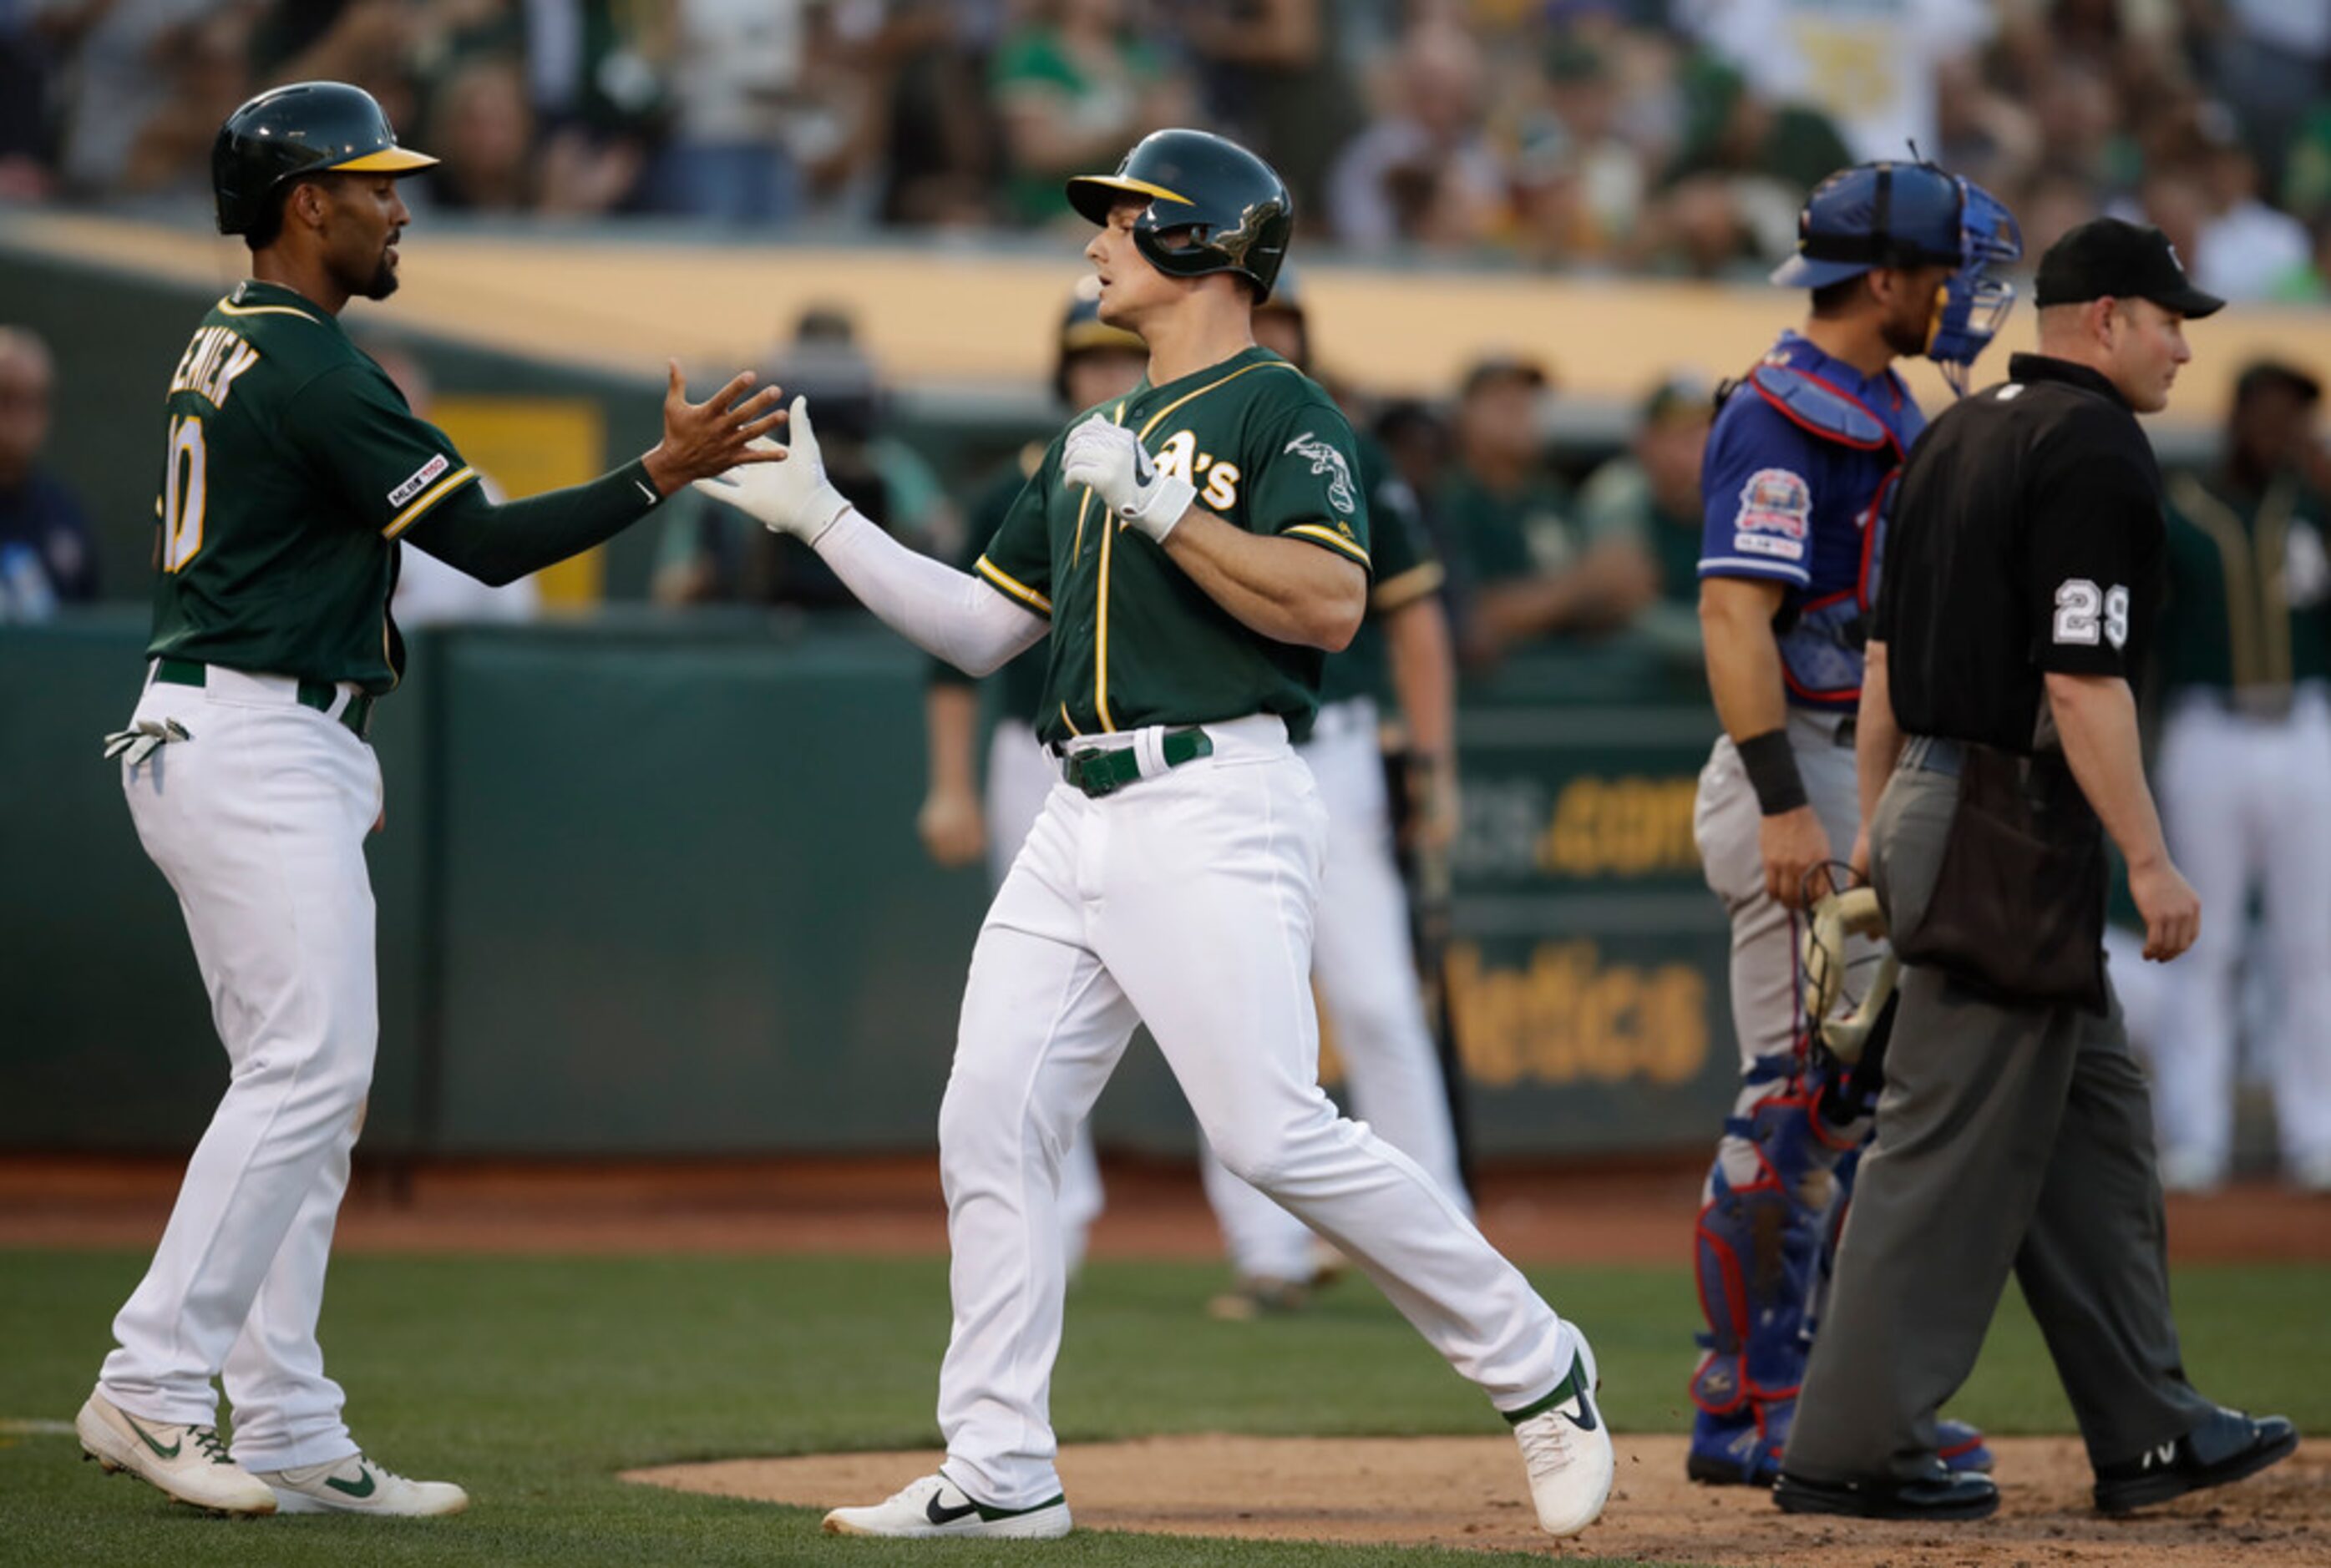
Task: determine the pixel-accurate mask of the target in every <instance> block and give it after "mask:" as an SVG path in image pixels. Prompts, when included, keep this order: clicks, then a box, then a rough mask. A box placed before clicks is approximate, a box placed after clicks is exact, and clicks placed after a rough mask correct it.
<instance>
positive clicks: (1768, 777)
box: [1733, 729, 1805, 817]
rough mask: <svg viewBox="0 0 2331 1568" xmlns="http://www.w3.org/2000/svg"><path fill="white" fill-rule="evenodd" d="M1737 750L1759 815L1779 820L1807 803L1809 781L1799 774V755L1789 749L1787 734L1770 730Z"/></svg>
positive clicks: (1736, 742)
mask: <svg viewBox="0 0 2331 1568" xmlns="http://www.w3.org/2000/svg"><path fill="white" fill-rule="evenodd" d="M1733 746H1734V749H1736V751H1738V752H1739V753H1740V765H1741V766H1742V767H1743V768H1745V769H1746V770H1747V774H1748V787H1749V788H1751V789H1753V790H1755V792H1756V809H1757V810H1758V811H1760V812H1762V813H1765V815H1766V816H1768V817H1777V816H1779V815H1780V814H1781V813H1783V812H1793V811H1795V810H1796V809H1797V808H1798V807H1799V806H1801V805H1803V804H1804V803H1805V781H1804V779H1803V776H1802V775H1801V774H1799V773H1798V772H1797V754H1796V753H1795V752H1793V751H1792V750H1790V749H1789V732H1788V731H1787V730H1785V729H1768V730H1766V731H1765V733H1764V734H1762V735H1752V736H1749V737H1748V738H1747V739H1746V740H1741V741H1735V742H1733Z"/></svg>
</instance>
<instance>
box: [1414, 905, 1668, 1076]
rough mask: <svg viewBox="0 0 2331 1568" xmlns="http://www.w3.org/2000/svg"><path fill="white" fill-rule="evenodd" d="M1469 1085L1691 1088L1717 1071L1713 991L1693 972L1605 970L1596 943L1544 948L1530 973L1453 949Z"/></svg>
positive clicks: (1455, 1005)
mask: <svg viewBox="0 0 2331 1568" xmlns="http://www.w3.org/2000/svg"><path fill="white" fill-rule="evenodd" d="M1447 975H1448V985H1449V998H1450V1005H1451V1011H1452V1012H1454V1014H1455V1018H1456V1024H1457V1037H1458V1040H1459V1041H1460V1044H1461V1046H1462V1049H1463V1052H1464V1059H1465V1072H1466V1076H1467V1077H1469V1078H1470V1079H1474V1080H1475V1081H1476V1082H1479V1083H1482V1084H1487V1085H1489V1086H1491V1087H1494V1088H1504V1087H1506V1086H1508V1085H1511V1084H1516V1083H1520V1082H1524V1081H1526V1080H1527V1081H1528V1082H1532V1083H1539V1084H1548V1085H1564V1084H1576V1083H1622V1082H1624V1081H1626V1080H1628V1079H1642V1080H1643V1081H1645V1082H1648V1083H1652V1084H1659V1085H1673V1084H1679V1083H1686V1082H1689V1080H1690V1079H1693V1078H1695V1077H1697V1076H1698V1073H1699V1071H1700V1069H1701V1068H1703V1067H1704V1066H1706V1065H1707V1061H1708V984H1707V981H1706V980H1705V978H1704V977H1703V976H1702V975H1701V974H1700V972H1699V971H1698V969H1696V968H1694V967H1693V966H1692V965H1689V964H1661V965H1657V966H1656V967H1653V968H1649V969H1645V968H1642V967H1640V966H1637V965H1628V964H1613V965H1604V964H1603V961H1602V955H1601V954H1600V952H1599V951H1598V950H1597V948H1596V947H1595V945H1594V943H1593V942H1592V941H1588V940H1585V939H1584V938H1581V939H1576V940H1572V941H1565V942H1541V943H1540V944H1538V946H1537V949H1536V950H1535V951H1534V952H1533V953H1532V954H1531V955H1530V958H1529V962H1528V964H1527V965H1526V966H1524V967H1521V968H1518V969H1517V968H1506V967H1494V968H1493V967H1488V966H1485V965H1484V964H1483V962H1482V958H1481V950H1480V947H1479V946H1478V945H1477V944H1474V943H1471V942H1457V943H1452V944H1451V946H1450V948H1449V958H1448V969H1447Z"/></svg>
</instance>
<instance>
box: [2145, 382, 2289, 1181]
mask: <svg viewBox="0 0 2331 1568" xmlns="http://www.w3.org/2000/svg"><path fill="white" fill-rule="evenodd" d="M2322 399H2323V385H2322V383H2321V382H2319V381H2317V379H2316V378H2315V376H2314V375H2312V374H2310V373H2309V372H2308V371H2307V370H2306V369H2303V368H2301V367H2299V366H2295V365H2286V364H2282V363H2279V362H2277V361H2273V360H2266V361H2261V362H2260V363H2258V364H2255V365H2251V366H2248V367H2246V368H2245V369H2244V370H2243V372H2242V374H2241V376H2240V377H2238V378H2237V379H2236V381H2235V384H2234V400H2233V407H2232V409H2231V413H2229V415H2228V418H2227V422H2226V440H2225V448H2224V451H2223V453H2222V457H2221V459H2220V461H2218V462H2217V463H2215V464H2214V465H2212V467H2211V468H2210V469H2209V470H2207V471H2203V472H2193V471H2188V472H2184V473H2180V474H2178V475H2177V476H2176V477H2175V478H2174V479H2172V480H2170V481H2169V516H2168V523H2169V528H2168V533H2167V536H2166V545H2167V554H2166V556H2165V565H2166V566H2167V568H2168V572H2167V576H2168V581H2169V593H2168V597H2167V600H2166V602H2165V603H2164V604H2163V606H2162V616H2161V643H2160V646H2161V661H2160V670H2161V676H2162V682H2161V683H2162V688H2163V693H2164V699H2163V706H2164V708H2165V710H2166V712H2165V718H2164V721H2163V724H2162V728H2161V757H2160V762H2159V765H2158V769H2157V772H2158V774H2159V784H2160V790H2161V820H2162V826H2163V828H2164V829H2165V832H2167V834H2168V839H2169V847H2170V850H2171V851H2172V852H2173V853H2174V854H2175V856H2176V857H2177V863H2178V865H2179V866H2181V867H2184V868H2185V869H2186V870H2187V874H2188V875H2189V876H2190V877H2191V878H2192V879H2193V891H2194V893H2195V895H2196V896H2198V897H2199V898H2201V900H2202V907H2203V908H2205V909H2209V910H2212V911H2213V912H2214V911H2218V910H2223V911H2226V913H2225V914H2223V915H2217V914H2215V913H2213V914H2212V918H2210V919H2207V920H2204V921H2203V922H2202V929H2201V934H2200V935H2199V936H2196V937H2194V939H2193V947H2192V949H2191V950H2190V951H2188V952H2187V953H2186V955H2185V957H2184V962H2183V963H2180V964H2177V965H2173V966H2171V967H2170V968H2169V970H2168V971H2167V972H2166V973H2165V974H2164V975H2163V976H2162V979H2161V981H2160V982H2159V987H2160V991H2161V995H2162V1001H2161V1007H2160V1011H2159V1012H2158V1013H2157V1014H2156V1016H2155V1018H2154V1019H2153V1020H2150V1021H2149V1022H2151V1024H2152V1029H2153V1032H2154V1034H2155V1041H2154V1050H2153V1071H2154V1080H2155V1083H2156V1084H2157V1085H2158V1086H2159V1094H2158V1097H2157V1103H2158V1107H2159V1108H2158V1112H2157V1115H2158V1117H2159V1120H2160V1126H2161V1144H2162V1148H2161V1182H2162V1185H2163V1186H2165V1187H2167V1188H2170V1189H2171V1190H2173V1191H2177V1190H2184V1191H2188V1192H2191V1191H2195V1190H2206V1189H2208V1188H2211V1187H2214V1186H2216V1185H2217V1184H2218V1183H2221V1182H2222V1181H2224V1180H2225V1177H2226V1172H2227V1168H2228V1162H2229V1156H2230V1155H2231V1145H2232V1141H2233V1124H2234V1110H2233V1094H2232V1090H2233V1076H2234V1074H2233V1047H2234V1031H2235V1027H2236V1023H2237V1021H2238V1020H2239V1019H2240V1018H2241V1014H2242V1007H2241V987H2240V986H2238V985H2237V984H2236V975H2237V972H2238V970H2239V968H2240V967H2241V964H2242V962H2243V960H2244V957H2245V954H2244V951H2243V950H2244V947H2245V946H2246V944H2247V939H2248V927H2249V924H2250V923H2249V921H2248V920H2246V919H2245V918H2243V916H2242V910H2243V908H2244V907H2245V906H2246V905H2247V904H2248V902H2249V900H2250V889H2251V886H2252V885H2253V883H2255V885H2256V886H2257V888H2258V891H2259V898H2260V905H2261V907H2262V908H2263V910H2264V913H2265V920H2264V922H2263V924H2262V925H2261V927H2260V936H2261V937H2262V938H2263V940H2262V941H2260V943H2259V944H2257V947H2258V948H2263V949H2264V950H2265V955H2267V956H2268V958H2269V969H2270V972H2271V974H2272V975H2273V978H2274V981H2275V983H2276V985H2277V987H2278V989H2279V996H2280V1003H2281V1005H2280V1007H2279V1014H2280V1016H2279V1018H2278V1020H2277V1021H2276V1027H2275V1031H2274V1039H2273V1041H2272V1043H2273V1050H2271V1052H2270V1053H2269V1060H2271V1061H2272V1063H2273V1069H2272V1079H2271V1081H2272V1084H2273V1088H2274V1121H2275V1130H2276V1133H2277V1135H2278V1136H2279V1140H2280V1143H2281V1153H2282V1156H2283V1161H2284V1164H2285V1166H2286V1168H2287V1170H2288V1173H2289V1174H2290V1176H2291V1178H2292V1179H2293V1180H2294V1181H2295V1182H2296V1183H2297V1184H2298V1185H2299V1186H2301V1187H2303V1188H2307V1189H2311V1190H2313V1191H2316V1192H2320V1193H2331V964H2326V959H2331V815H2326V813H2325V811H2324V809H2323V801H2324V797H2323V792H2324V789H2325V786H2326V783H2331V556H2326V551H2325V548H2324V530H2325V528H2326V525H2331V515H2326V498H2325V497H2324V496H2323V495H2322V494H2321V493H2320V492H2318V491H2317V490H2316V489H2314V487H2313V486H2312V485H2310V484H2309V483H2308V474H2307V459H2308V457H2309V455H2310V451H2311V449H2312V448H2313V447H2314V445H2315V428H2314V427H2315V422H2316V416H2317V409H2318V407H2319V406H2320V404H2321V403H2322ZM2129 946H2131V945H2129V944H2126V941H2125V939H2124V940H2123V945H2122V946H2121V947H2120V949H2119V952H2121V953H2126V952H2127V951H2128V948H2129ZM2116 956H2118V954H2116ZM2250 956H2251V957H2252V958H2256V957H2257V956H2259V954H2258V952H2257V949H2256V948H2253V949H2252V951H2251V954H2250ZM2142 968H2143V965H2138V964H2136V963H2135V962H2134V961H2131V962H2127V963H2116V964H2115V965H2114V966H2113V984H2114V986H2115V987H2116V988H2121V986H2122V982H2121V975H2122V974H2123V973H2124V971H2128V970H2141V969H2142ZM2123 1004H2124V1006H2126V1007H2127V1009H2128V1011H2129V1012H2131V1013H2134V1012H2136V1008H2135V1007H2134V1006H2133V1005H2130V1004H2129V999H2128V998H2127V997H2126V996H2124V997H2123Z"/></svg>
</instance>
